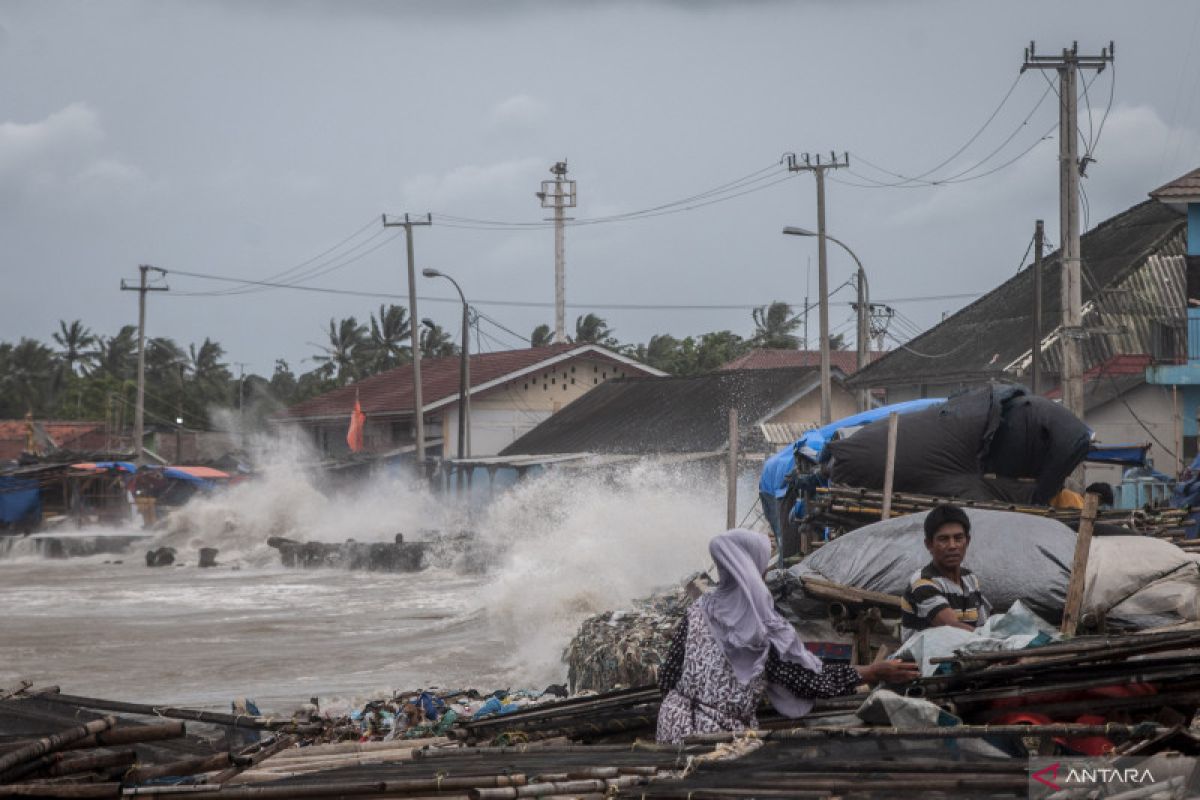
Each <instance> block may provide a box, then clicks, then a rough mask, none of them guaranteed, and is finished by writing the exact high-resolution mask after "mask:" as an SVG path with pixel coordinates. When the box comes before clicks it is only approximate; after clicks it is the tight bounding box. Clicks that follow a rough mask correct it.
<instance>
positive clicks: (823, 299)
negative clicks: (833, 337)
mask: <svg viewBox="0 0 1200 800" xmlns="http://www.w3.org/2000/svg"><path fill="white" fill-rule="evenodd" d="M785 158H786V159H787V164H788V171H789V172H811V173H812V174H813V175H815V176H816V178H817V297H818V300H819V301H820V312H819V314H818V318H819V323H818V324H819V328H820V335H821V424H822V425H828V424H829V423H830V421H831V420H832V418H833V411H832V409H831V407H830V397H831V395H832V393H833V386H832V383H831V378H830V374H829V270H828V266H827V264H826V261H825V172H826V170H831V169H841V168H842V167H848V166H850V154H849V153H843V154H842V160H841V161H838V157H837V155H836V154H834V153H830V160H829V161H827V162H826V163H824V164H822V163H821V156H820V155H817V156H815V157H811V156H809V154H808V153H804V154H803V155H801V159H802V160H803V162H804V163H803V164H801V163H798V162H797V161H796V154H795V153H788V154H787V155H786V156H785Z"/></svg>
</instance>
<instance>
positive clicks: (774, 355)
mask: <svg viewBox="0 0 1200 800" xmlns="http://www.w3.org/2000/svg"><path fill="white" fill-rule="evenodd" d="M883 355H884V352H883V351H879V350H875V351H871V352H869V353H867V363H868V364H869V363H871V362H872V361H874V360H875V359H877V358H881V357H882V356H883ZM829 363H830V366H832V367H833V368H834V369H840V370H841V371H842V373H843V374H845V375H851V374H853V372H854V371H855V370H856V369H858V354H857V353H856V352H855V351H852V350H832V351H830V353H829ZM820 364H821V351H820V350H765V349H764V350H751V351H750V352H749V353H746V355H744V356H738V357H737V358H735V359H734V360H733V361H730V362H728V363H727V364H722V365H721V367H720V369H781V368H787V367H817V366H820Z"/></svg>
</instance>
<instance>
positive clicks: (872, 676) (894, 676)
mask: <svg viewBox="0 0 1200 800" xmlns="http://www.w3.org/2000/svg"><path fill="white" fill-rule="evenodd" d="M855 669H856V670H858V674H859V675H860V676H862V679H863V681H864V682H865V683H908V682H909V681H915V680H916V679H917V678H919V677H921V670H920V668H919V667H918V666H917V665H916V664H914V663H913V662H911V661H901V660H900V659H898V658H893V659H891V660H890V661H879V662H876V663H874V664H869V665H868V666H865V667H855Z"/></svg>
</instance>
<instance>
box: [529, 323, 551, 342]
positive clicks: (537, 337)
mask: <svg viewBox="0 0 1200 800" xmlns="http://www.w3.org/2000/svg"><path fill="white" fill-rule="evenodd" d="M553 341H554V336H553V334H551V332H550V326H549V325H538V326H537V327H536V328H534V329H533V333H532V334H530V335H529V346H530V347H547V346H549V345H550V343H551V342H553Z"/></svg>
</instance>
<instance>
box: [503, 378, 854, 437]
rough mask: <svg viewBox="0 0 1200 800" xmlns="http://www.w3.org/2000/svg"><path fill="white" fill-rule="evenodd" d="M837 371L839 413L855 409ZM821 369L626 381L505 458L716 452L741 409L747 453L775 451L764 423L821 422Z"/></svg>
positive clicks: (585, 401) (598, 391)
mask: <svg viewBox="0 0 1200 800" xmlns="http://www.w3.org/2000/svg"><path fill="white" fill-rule="evenodd" d="M843 377H844V376H843V375H842V373H841V371H840V370H836V369H835V370H834V371H833V387H832V388H833V393H832V396H831V405H832V407H833V415H834V417H844V416H847V415H849V414H852V413H854V412H855V410H856V406H855V403H856V400H855V397H854V394H853V393H852V392H850V391H847V390H846V389H845V388H844V387H843V386H842V381H843ZM820 384H821V381H820V371H819V370H818V368H816V367H781V368H778V369H741V370H716V371H714V372H709V373H707V374H704V375H696V376H693V377H688V378H676V377H663V378H623V379H619V380H615V381H609V382H608V383H605V384H603V385H601V386H599V387H597V388H595V389H593V390H592V391H591V392H588V394H587V395H585V396H584V397H582V398H581V399H580V400H579V401H577V402H575V403H572V404H571V405H569V406H567V407H566V408H565V409H563V410H562V412H561V413H559V414H555V415H554V416H553V417H551V418H550V419H548V420H547V421H545V422H543V423H542V424H541V425H538V426H537V427H536V428H534V429H533V430H532V431H530V432H529V433H527V434H525V435H524V436H522V437H521V438H519V439H517V440H516V441H515V442H513V443H512V444H511V445H509V446H508V447H507V448H505V450H504V451H503V452H502V453H501V455H503V456H510V457H515V456H522V455H540V456H545V455H550V454H562V455H566V454H574V453H589V454H602V455H614V454H616V455H636V456H664V455H684V454H691V455H712V454H716V453H719V452H721V451H724V450H726V449H727V448H728V446H729V422H728V414H729V409H730V408H736V409H737V411H738V427H739V431H740V432H739V439H740V441H741V449H742V450H743V452H759V453H761V452H764V451H765V450H770V451H774V450H775V449H776V448H777V447H778V444H779V443H777V442H771V441H770V437H769V436H766V433H767V432H766V431H765V430H764V428H766V427H769V426H774V427H785V428H789V429H792V430H794V431H795V433H794V435H792V436H790V438H788V439H787V441H789V442H790V441H793V440H794V439H795V438H796V437H797V436H799V432H800V431H804V430H810V429H812V428H815V427H817V425H819V424H820V412H821V387H820Z"/></svg>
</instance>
